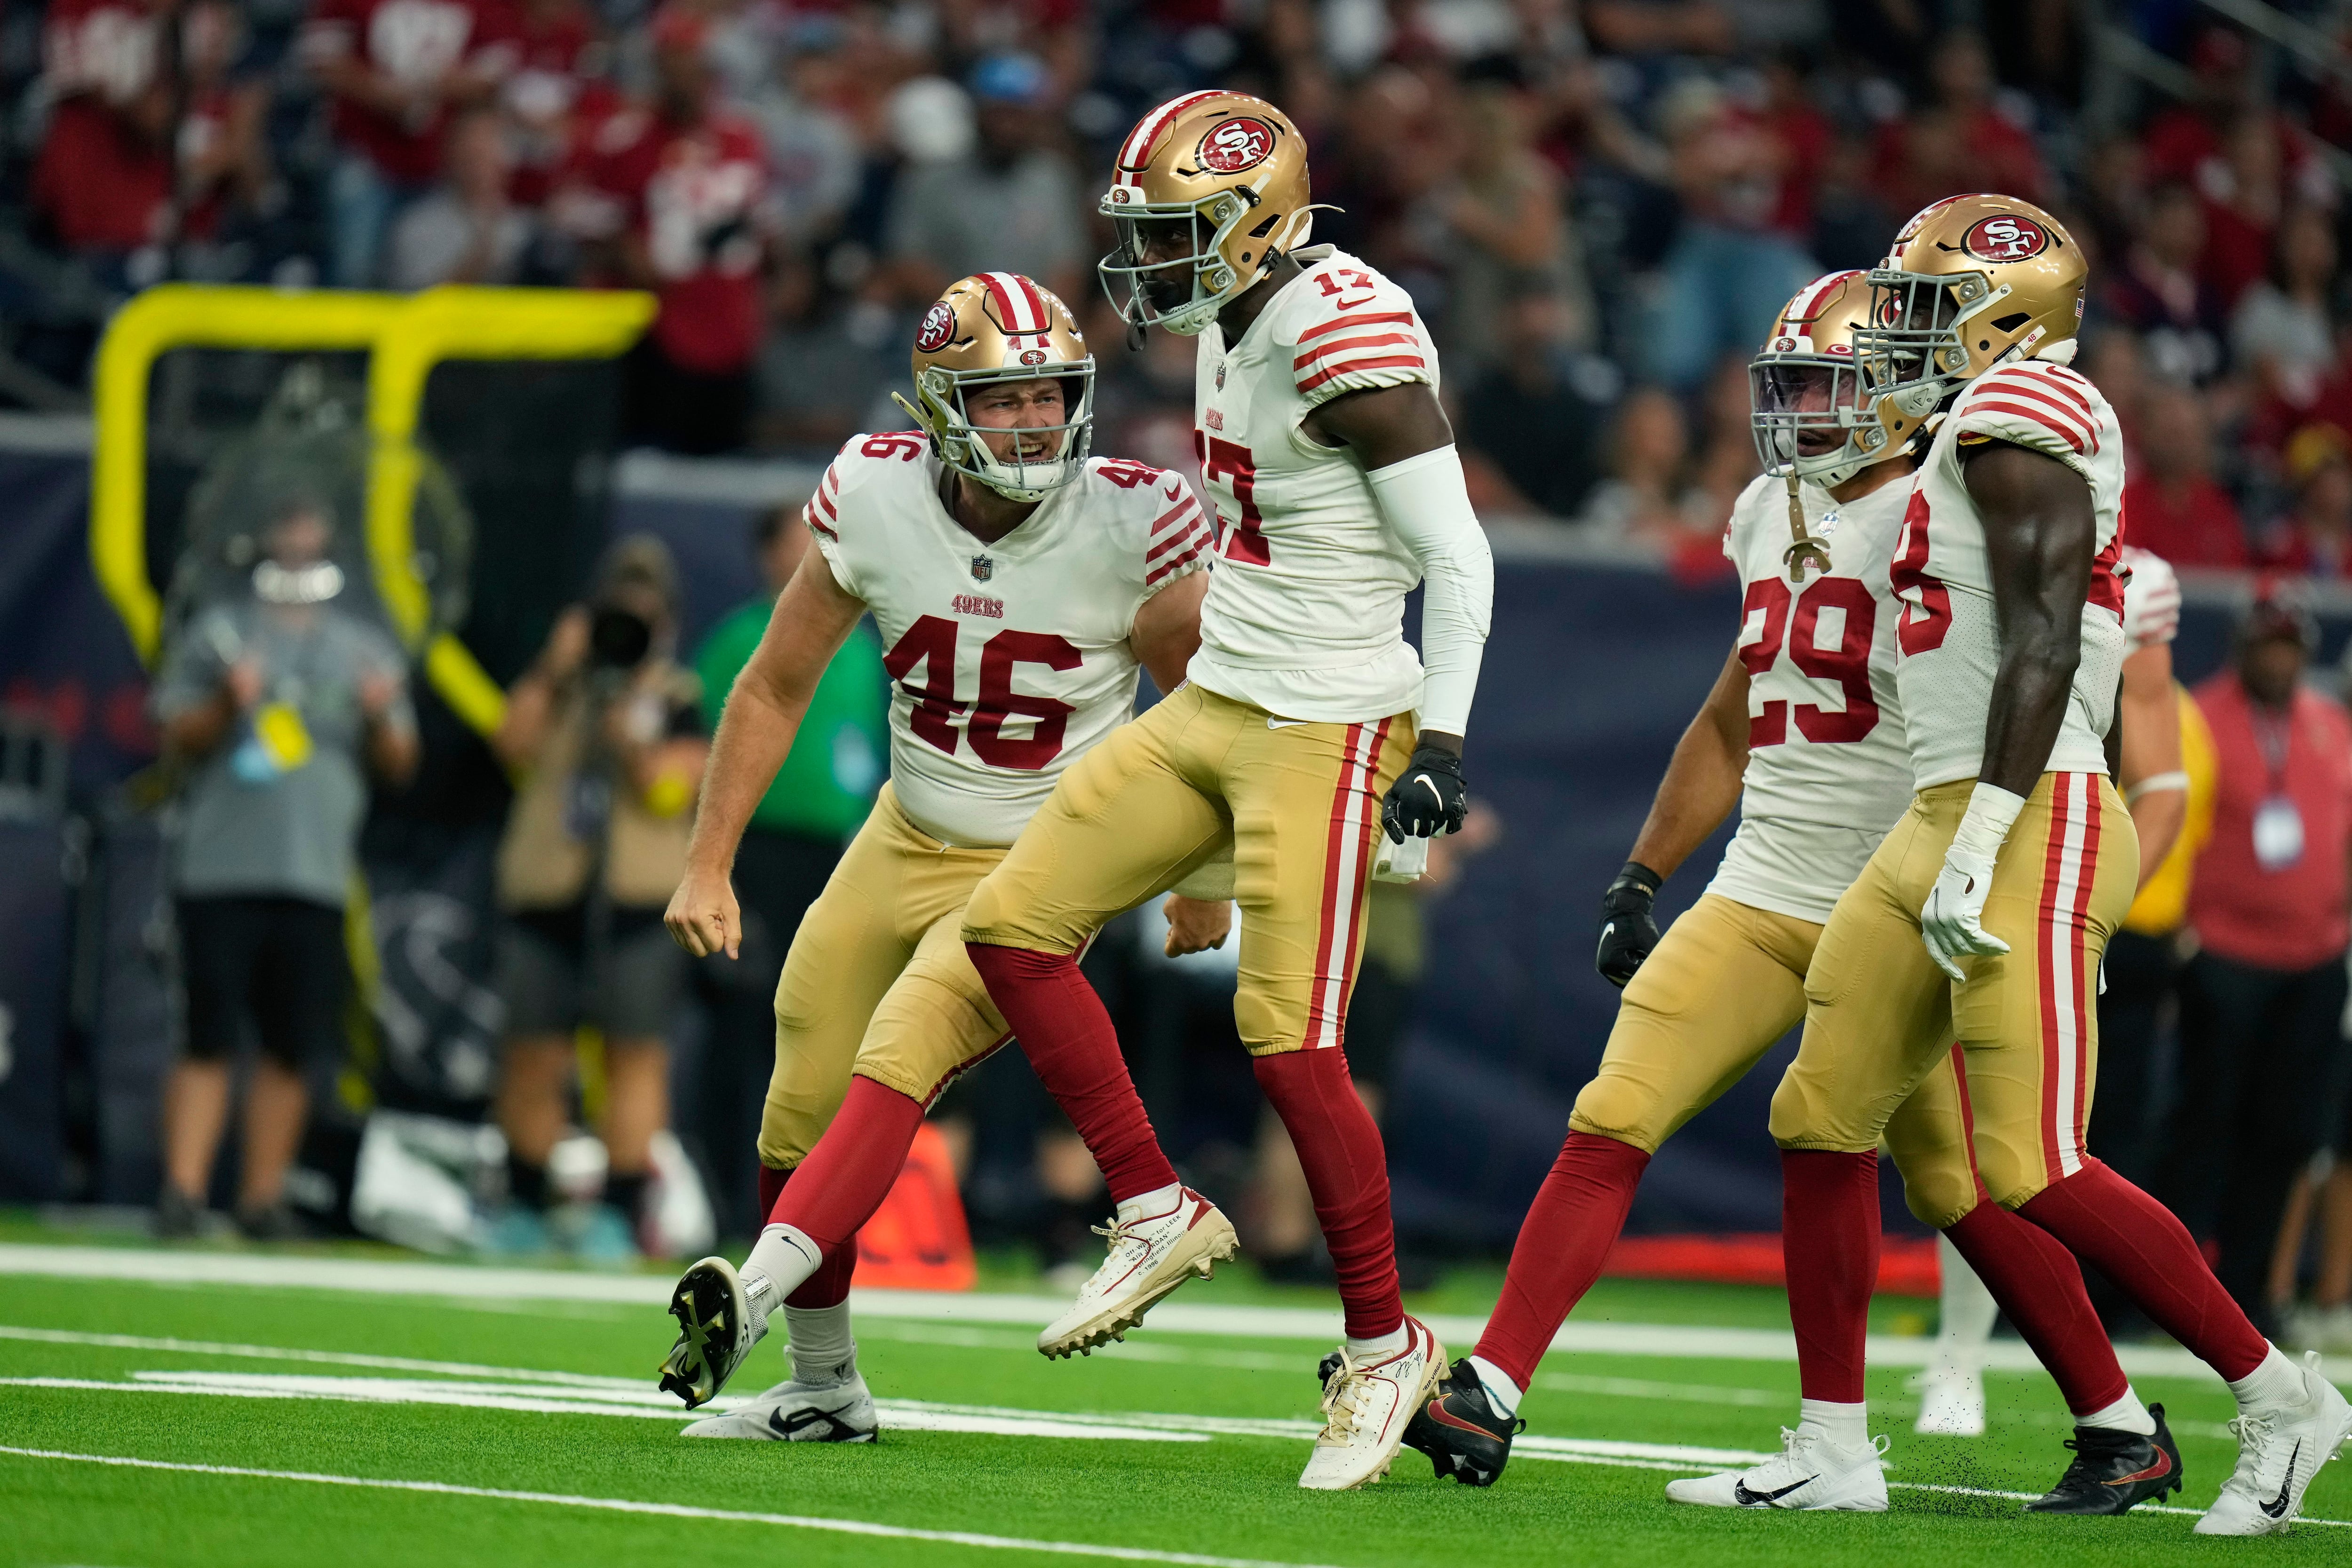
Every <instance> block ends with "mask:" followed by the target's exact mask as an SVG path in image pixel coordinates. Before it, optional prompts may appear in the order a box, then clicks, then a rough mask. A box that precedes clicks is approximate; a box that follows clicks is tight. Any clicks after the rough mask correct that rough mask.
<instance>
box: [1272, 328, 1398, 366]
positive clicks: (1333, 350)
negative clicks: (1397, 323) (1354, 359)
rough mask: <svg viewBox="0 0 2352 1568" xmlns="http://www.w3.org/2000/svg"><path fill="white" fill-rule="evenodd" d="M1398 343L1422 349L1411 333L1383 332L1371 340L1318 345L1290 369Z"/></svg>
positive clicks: (1356, 339) (1340, 339) (1291, 362)
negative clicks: (1325, 357) (1332, 356)
mask: <svg viewBox="0 0 2352 1568" xmlns="http://www.w3.org/2000/svg"><path fill="white" fill-rule="evenodd" d="M1396 343H1410V344H1412V346H1413V347H1414V348H1416V349H1417V348H1419V347H1421V340H1420V339H1419V338H1416V337H1414V336H1413V335H1412V333H1411V332H1382V333H1378V334H1376V335H1374V336H1372V337H1370V338H1334V339H1332V340H1330V341H1329V342H1328V343H1319V344H1318V345H1316V346H1315V347H1314V348H1312V349H1309V350H1307V352H1305V353H1303V354H1301V355H1299V356H1298V357H1297V359H1295V360H1293V361H1290V368H1291V369H1292V370H1294V371H1303V370H1305V369H1306V368H1307V366H1308V365H1309V364H1311V363H1312V362H1314V361H1317V360H1319V359H1321V358H1322V357H1323V356H1324V355H1326V354H1347V353H1353V352H1354V351H1355V350H1358V349H1385V348H1388V347H1390V346H1391V345H1392V344H1396Z"/></svg>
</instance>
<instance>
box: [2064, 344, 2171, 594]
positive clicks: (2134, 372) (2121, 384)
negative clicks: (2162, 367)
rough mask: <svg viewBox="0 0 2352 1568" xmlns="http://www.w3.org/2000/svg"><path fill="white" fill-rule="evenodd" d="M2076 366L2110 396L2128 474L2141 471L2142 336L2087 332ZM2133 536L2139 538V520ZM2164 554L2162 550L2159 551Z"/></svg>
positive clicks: (2145, 385)
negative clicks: (2140, 342)
mask: <svg viewBox="0 0 2352 1568" xmlns="http://www.w3.org/2000/svg"><path fill="white" fill-rule="evenodd" d="M2074 368H2075V369H2076V370H2078V371H2082V372H2083V374H2084V376H2086V377H2088V378H2089V380H2090V382H2091V384H2092V385H2093V386H2095V387H2097V388H2098V389H2099V391H2100V392H2104V393H2105V395H2106V399H2107V403H2108V406H2109V407H2111V408H2113V409H2114V410H2115V411H2116V423H2118V424H2120V425H2121V426H2123V432H2124V473H2125V474H2126V476H2130V475H2132V474H2135V473H2137V472H2138V470H2139V451H2140V418H2141V415H2142V414H2143V413H2145V412H2146V410H2147V390H2148V383H2147V360H2146V359H2145V358H2144V357H2143V356H2142V354H2141V353H2140V347H2139V335H2138V334H2137V333H2136V332H2134V331H2132V330H2131V329H2129V328H2126V327H2102V328H2099V329H2095V330H2093V331H2090V332H2086V333H2084V337H2083V348H2082V350H2081V351H2080V352H2079V353H2078V354H2077V355H2076V356H2075V359H2074ZM2132 537H2133V538H2134V539H2135V540H2137V538H2138V537H2139V527H2138V523H2137V519H2135V520H2134V522H2133V525H2132ZM2161 553H2162V552H2161V551H2158V554H2161Z"/></svg>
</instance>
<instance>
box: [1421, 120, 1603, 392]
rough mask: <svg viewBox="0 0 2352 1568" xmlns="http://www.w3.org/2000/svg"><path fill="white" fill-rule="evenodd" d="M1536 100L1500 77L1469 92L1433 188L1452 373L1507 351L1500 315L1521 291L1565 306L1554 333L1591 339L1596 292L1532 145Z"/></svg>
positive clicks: (1546, 167)
mask: <svg viewBox="0 0 2352 1568" xmlns="http://www.w3.org/2000/svg"><path fill="white" fill-rule="evenodd" d="M1531 107H1532V106H1531V105H1530V104H1529V102H1528V98H1527V95H1526V94H1524V93H1523V92H1521V91H1519V90H1517V89H1515V88H1512V87H1509V86H1507V85H1503V84H1500V83H1489V84H1486V85H1483V86H1481V87H1479V88H1477V89H1475V90H1474V91H1473V92H1471V93H1470V94H1469V96H1468V98H1467V99H1465V103H1464V110H1465V115H1464V119H1465V124H1466V127H1467V130H1468V136H1467V138H1466V139H1465V142H1464V146H1463V153H1462V159H1461V162H1460V165H1459V169H1458V172H1457V174H1456V176H1455V178H1454V180H1453V181H1451V182H1449V183H1447V184H1445V185H1444V186H1442V187H1440V188H1439V190H1438V191H1437V192H1436V193H1435V205H1436V206H1437V209H1438V211H1439V212H1440V213H1442V214H1444V224H1445V225H1446V229H1447V238H1448V242H1449V249H1450V251H1451V253H1452V256H1453V265H1452V267H1450V268H1449V273H1450V277H1451V285H1450V287H1449V289H1448V292H1447V297H1446V305H1445V315H1444V319H1445V329H1446V338H1445V342H1446V348H1447V350H1448V351H1449V352H1450V353H1451V354H1453V355H1454V356H1455V357H1456V358H1455V360H1454V363H1455V364H1456V365H1457V366H1458V367H1460V368H1459V369H1457V370H1456V371H1455V373H1456V374H1460V373H1462V372H1463V371H1466V370H1468V369H1470V368H1471V367H1472V366H1476V365H1486V364H1490V363H1493V362H1494V361H1496V359H1498V358H1500V357H1501V355H1502V354H1503V353H1504V352H1505V351H1506V350H1507V344H1508V340H1507V336H1506V329H1505V323H1504V316H1505V313H1506V311H1507V309H1508V308H1509V301H1510V299H1511V297H1512V296H1513V295H1514V294H1517V293H1522V292H1528V291H1535V290H1540V291H1544V292H1548V293H1549V294H1551V295H1553V296H1555V297H1556V298H1559V300H1560V302H1561V304H1562V306H1563V307H1564V309H1563V310H1562V311H1561V313H1560V317H1559V320H1558V321H1557V322H1555V323H1554V327H1555V330H1556V332H1557V333H1558V334H1560V335H1563V336H1564V337H1565V338H1566V340H1569V341H1572V342H1575V343H1578V344H1580V345H1581V344H1586V343H1590V342H1591V340H1592V325H1593V323H1592V318H1591V309H1592V305H1591V294H1590V292H1589V291H1588V290H1587V289H1586V288H1585V287H1584V277H1583V268H1582V267H1581V266H1580V264H1579V258H1578V256H1577V255H1576V247H1575V243H1574V240H1573V237H1572V236H1571V235H1570V233H1569V227H1568V221H1567V218H1566V216H1565V215H1564V214H1562V212H1561V211H1560V196H1559V183H1560V182H1559V171H1558V170H1557V169H1555V168H1554V167H1553V166H1552V165H1551V164H1550V163H1549V162H1546V161H1545V160H1544V159H1543V158H1542V157H1540V156H1538V154H1537V153H1536V152H1535V151H1534V148H1533V146H1532V145H1531V138H1530V129H1531V128H1530V126H1529V124H1528V115H1529V113H1530V110H1531Z"/></svg>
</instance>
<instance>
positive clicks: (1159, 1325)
mask: <svg viewBox="0 0 2352 1568" xmlns="http://www.w3.org/2000/svg"><path fill="white" fill-rule="evenodd" d="M9 1274H17V1275H46V1276H50V1277H63V1278H68V1279H85V1280H121V1281H139V1282H144V1283H150V1284H168V1285H186V1284H205V1285H243V1286H254V1287H260V1288H264V1289H275V1290H289V1289H299V1290H322V1291H353V1292H358V1293H361V1294H367V1295H394V1296H438V1297H445V1298H452V1299H458V1300H467V1299H471V1300H478V1301H489V1300H495V1301H571V1302H577V1301H596V1302H614V1303H621V1304H625V1305H632V1306H646V1307H653V1308H659V1307H661V1306H662V1305H664V1304H665V1303H666V1302H667V1301H668V1299H669V1290H670V1286H669V1282H668V1281H665V1280H662V1279H660V1278H658V1277H657V1276H655V1275H650V1274H595V1273H585V1272H575V1271H571V1270H557V1269H500V1268H482V1267H476V1266H474V1265H471V1264H464V1263H432V1262H423V1261H417V1262H408V1261H402V1262H388V1261H378V1260H370V1259H352V1258H305V1257H286V1256H280V1255H275V1254H262V1253H248V1252H204V1251H179V1250H142V1249H129V1248H104V1247H46V1246H20V1245H0V1275H9ZM1209 1288H1210V1289H1213V1287H1209ZM852 1302H853V1305H854V1307H855V1309H856V1314H857V1315H858V1316H859V1317H860V1318H866V1319H877V1320H881V1319H895V1320H904V1321H914V1322H944V1323H951V1324H958V1325H964V1324H971V1325H994V1326H1009V1325H1015V1324H1017V1325H1020V1326H1022V1327H1024V1328H1031V1329H1034V1328H1035V1327H1036V1326H1038V1325H1039V1324H1042V1323H1045V1322H1051V1321H1053V1319H1054V1318H1055V1317H1056V1316H1057V1315H1059V1314H1060V1312H1062V1311H1063V1309H1064V1308H1066V1306H1067V1305H1068V1304H1069V1303H1068V1302H1067V1301H1065V1300H1064V1299H1063V1298H1061V1297H1059V1296H1016V1295H993V1294H980V1293H973V1294H948V1293H940V1292H933V1291H856V1292H855V1293H854V1295H853V1297H852ZM1423 1321H1424V1322H1427V1323H1428V1325H1429V1327H1430V1329H1431V1331H1432V1332H1433V1333H1435V1334H1436V1335H1437V1336H1438V1338H1439V1339H1441V1340H1443V1341H1444V1342H1445V1343H1448V1344H1450V1345H1465V1346H1466V1345H1468V1344H1471V1343H1475V1341H1476V1340H1477V1338H1478V1334H1479V1331H1480V1330H1481V1329H1483V1328H1484V1327H1485V1326H1486V1323H1485V1320H1484V1319H1481V1318H1473V1317H1465V1316H1458V1315H1446V1314H1439V1315H1433V1316H1431V1317H1429V1318H1426V1319H1424V1320H1423ZM1149 1326H1150V1328H1151V1329H1153V1330H1156V1331H1158V1332H1160V1333H1184V1334H1204V1335H1210V1336H1213V1337H1216V1338H1221V1339H1262V1340H1265V1339H1270V1340H1303V1341H1308V1342H1312V1343H1322V1344H1327V1345H1328V1344H1332V1343H1338V1341H1339V1337H1340V1323H1339V1313H1338V1312H1332V1311H1325V1310H1323V1309H1319V1308H1307V1307H1245V1306H1223V1305H1218V1304H1215V1303H1213V1302H1209V1301H1199V1300H1197V1299H1193V1298H1191V1297H1188V1298H1186V1299H1181V1300H1175V1301H1165V1302H1162V1303H1161V1304H1160V1305H1159V1306H1157V1307H1155V1308H1153V1309H1152V1312H1151V1317H1150V1325H1149ZM1007 1337H1008V1338H1011V1337H1013V1336H1007ZM1130 1343H1135V1342H1130ZM1551 1347H1552V1349H1553V1350H1555V1351H1569V1352H1580V1353H1584V1354H1595V1355H1626V1356H1659V1357H1669V1358H1675V1359H1687V1360H1727V1361H1757V1362H1793V1361H1794V1360H1796V1358H1797V1346H1796V1341H1795V1339H1794V1338H1793V1337H1792V1336H1791V1335H1790V1333H1789V1332H1788V1331H1787V1330H1785V1329H1738V1328H1715V1327H1708V1326H1704V1325H1696V1324H1672V1323H1611V1322H1570V1323H1568V1324H1566V1325H1565V1326H1564V1327H1562V1328H1561V1330H1560V1331H1559V1333H1558V1334H1557V1335H1555V1336H1554V1337H1553V1339H1552V1343H1551ZM975 1348H984V1349H997V1348H1008V1349H1009V1348H1014V1347H1013V1346H1011V1345H1006V1346H1003V1347H1000V1346H999V1345H998V1344H996V1343H992V1342H989V1343H978V1344H976V1346H975ZM1125 1348H1126V1347H1125V1346H1121V1347H1118V1350H1114V1351H1112V1352H1111V1353H1110V1354H1118V1353H1119V1350H1124V1349H1125ZM1180 1348H1182V1347H1178V1346H1158V1345H1155V1346H1152V1347H1151V1349H1152V1351H1153V1352H1154V1354H1153V1355H1152V1356H1151V1357H1150V1359H1159V1356H1158V1354H1157V1353H1158V1352H1159V1351H1161V1350H1175V1349H1180ZM1935 1348H1936V1342H1935V1341H1934V1340H1932V1339H1927V1338H1924V1337H1920V1338H1899V1337H1893V1336H1880V1335H1873V1336H1872V1338H1871V1340H1870V1347H1869V1354H1870V1359H1871V1360H1872V1361H1873V1362H1875V1363H1876V1364H1879V1365H1881V1366H1925V1365H1927V1364H1928V1363H1929V1362H1930V1360H1931V1359H1932V1358H1933V1356H1934V1354H1935ZM2116 1354H2117V1357H2118V1359H2119V1360H2121V1361H2122V1363H2123V1366H2124V1370H2125V1371H2126V1372H2127V1373H2129V1374H2130V1375H2133V1376H2135V1377H2150V1378H2153V1377H2175V1378H2185V1379H2191V1380H2194V1381H2198V1382H2206V1383H2210V1382H2213V1381H2216V1379H2215V1376H2214V1375H2213V1373H2212V1372H2211V1371H2210V1369H2209V1368H2207V1367H2206V1366H2205V1364H2203V1363H2202V1362H2200V1361H2199V1360H2198V1359H2197V1358H2196V1357H2195V1356H2192V1355H2190V1354H2189V1353H2188V1352H2187V1351H2185V1350H2179V1349H2167V1348H2159V1347H2155V1346H2148V1345H2124V1346H2120V1347H2118V1348H2117V1352H2116ZM1986 1365H1987V1368H1988V1369H1989V1370H1991V1371H1996V1372H2030V1371H2032V1370H2033V1369H2034V1367H2035V1365H2036V1363H2035V1361H2034V1359H2033V1353H2032V1351H2031V1350H2029V1349H2027V1348H2026V1347H2025V1345H2024V1344H2022V1343H2020V1342H2018V1341H2015V1340H1996V1341H1994V1342H1993V1343H1992V1344H1991V1345H1990V1347H1988V1351H1987V1358H1986Z"/></svg>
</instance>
